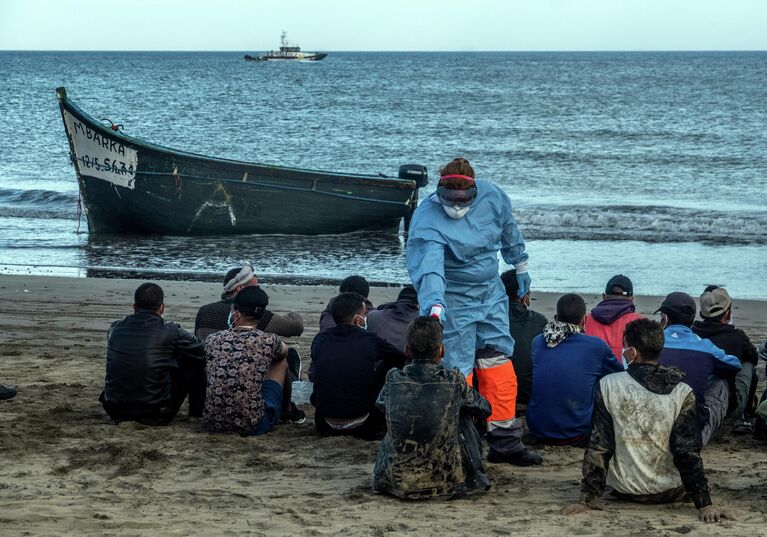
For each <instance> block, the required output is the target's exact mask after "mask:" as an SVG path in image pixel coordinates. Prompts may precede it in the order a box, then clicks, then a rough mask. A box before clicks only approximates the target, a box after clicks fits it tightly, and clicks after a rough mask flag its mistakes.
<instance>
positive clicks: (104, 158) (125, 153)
mask: <svg viewBox="0 0 767 537" xmlns="http://www.w3.org/2000/svg"><path fill="white" fill-rule="evenodd" d="M64 123H65V124H66V126H67V132H68V133H69V135H70V136H71V137H72V144H73V145H74V149H75V159H77V167H78V169H79V170H80V174H81V175H88V176H91V177H95V178H97V179H103V180H104V181H109V182H110V183H113V184H115V185H118V186H122V187H125V188H130V189H133V187H134V184H133V183H134V181H135V178H136V168H138V151H136V150H135V149H131V148H130V147H126V146H125V145H124V144H122V143H120V142H116V141H115V140H112V139H111V138H107V137H106V136H103V135H102V134H100V133H99V132H98V131H95V130H93V129H91V128H90V127H89V126H88V125H86V124H84V123H83V122H82V121H80V120H79V119H77V118H76V117H74V116H73V115H71V114H70V113H69V112H67V111H66V110H64Z"/></svg>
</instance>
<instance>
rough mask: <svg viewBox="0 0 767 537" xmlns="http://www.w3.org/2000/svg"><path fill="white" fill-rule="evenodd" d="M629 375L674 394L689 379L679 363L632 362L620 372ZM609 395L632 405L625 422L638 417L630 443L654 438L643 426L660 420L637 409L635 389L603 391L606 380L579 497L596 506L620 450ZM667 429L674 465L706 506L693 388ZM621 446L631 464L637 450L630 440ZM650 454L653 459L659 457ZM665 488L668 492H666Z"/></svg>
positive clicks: (697, 501)
mask: <svg viewBox="0 0 767 537" xmlns="http://www.w3.org/2000/svg"><path fill="white" fill-rule="evenodd" d="M625 374H628V375H630V376H631V378H633V379H634V380H635V381H636V382H637V383H639V384H640V385H641V386H642V387H643V388H644V389H646V390H648V391H649V392H652V393H655V394H659V395H668V394H670V393H671V392H672V391H673V390H674V388H675V387H676V386H677V384H679V383H680V382H681V381H682V379H684V372H682V371H681V370H680V369H678V368H676V367H667V366H658V365H652V364H632V365H630V366H629V367H628V370H627V372H626V373H618V375H625ZM608 378H610V377H608ZM605 380H607V378H606V379H605ZM608 385H609V384H608ZM685 389H688V388H685ZM688 390H689V389H688ZM608 397H612V398H613V399H615V400H617V401H618V402H619V404H618V405H617V406H619V407H621V406H623V407H626V408H627V411H626V412H624V413H622V414H623V416H622V417H621V418H622V419H623V420H624V422H625V423H624V427H626V426H627V424H628V425H631V423H632V420H635V421H633V425H632V426H630V427H626V428H628V429H629V430H630V431H633V432H632V433H631V434H629V435H628V441H629V442H636V443H639V444H640V445H642V446H646V445H647V443H648V441H649V440H648V437H645V436H643V435H642V432H641V431H642V428H643V427H645V428H646V427H650V428H652V427H653V426H654V423H657V421H658V420H653V419H652V416H651V415H650V416H645V415H643V414H642V413H641V412H638V411H637V409H636V408H635V405H636V404H637V403H636V401H635V400H634V399H635V397H633V396H632V395H631V394H630V390H629V391H627V392H626V393H616V394H609V395H608V394H607V393H603V392H602V387H601V385H600V386H599V387H598V388H597V392H596V403H595V406H594V419H593V421H592V426H591V438H590V440H589V445H588V447H587V449H586V452H585V454H584V456H583V480H582V481H581V499H580V501H581V502H582V503H585V504H588V505H591V506H594V504H595V502H596V501H597V500H598V499H599V498H600V497H601V496H602V494H603V493H604V490H605V484H606V481H607V474H608V469H609V465H610V460H611V459H612V458H613V456H615V455H616V449H617V446H616V433H615V429H614V422H613V416H612V415H611V414H610V412H609V411H608V409H607V406H606V405H605V399H606V398H608ZM621 401H622V402H621ZM623 403H625V404H623ZM659 408H668V409H669V411H672V410H671V409H672V408H673V405H671V406H669V405H667V406H666V407H664V406H663V405H659ZM652 411H657V409H655V408H653V410H652ZM665 434H669V437H668V447H665V446H664V448H665V449H668V450H669V451H670V452H671V456H672V457H673V464H674V466H675V467H676V469H677V470H678V471H679V476H680V477H681V480H682V484H683V486H684V488H685V490H686V491H687V493H688V494H689V495H690V497H691V498H692V500H693V501H694V502H695V507H697V508H698V509H700V508H701V507H704V506H706V505H711V498H710V496H709V489H708V482H707V481H706V476H705V473H704V471H703V460H702V459H701V457H700V450H701V447H702V440H701V435H700V429H699V427H698V418H697V414H696V411H695V397H694V396H693V394H692V393H690V392H688V394H687V396H686V397H685V398H684V402H683V404H682V405H681V408H679V409H678V411H677V414H676V416H675V418H674V420H673V425H672V427H671V430H670V431H669V432H666V431H661V432H659V434H658V436H662V437H664V438H665V436H664V435H665ZM618 441H619V442H623V441H624V439H619V440H618ZM620 447H621V448H622V449H620V450H617V451H618V452H619V453H621V456H622V457H626V458H627V459H626V460H624V461H623V464H627V463H628V464H630V463H631V461H630V457H631V456H632V453H638V451H637V450H632V449H631V445H625V444H624V445H622V446H620ZM658 449H659V450H660V449H661V448H660V447H658ZM650 458H651V459H653V458H654V457H650ZM644 462H649V464H650V465H651V467H652V464H653V462H654V461H653V460H649V461H644ZM648 477H652V476H648ZM648 482H651V480H648ZM664 492H665V493H666V494H663V493H664ZM673 492H674V491H659V493H658V494H654V495H646V496H641V497H633V498H632V499H635V500H638V501H645V502H653V501H655V502H663V501H664V498H665V497H669V498H670V497H673V496H674V494H673Z"/></svg>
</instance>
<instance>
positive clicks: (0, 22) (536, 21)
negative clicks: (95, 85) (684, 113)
mask: <svg viewBox="0 0 767 537" xmlns="http://www.w3.org/2000/svg"><path fill="white" fill-rule="evenodd" d="M282 30H286V31H287V32H288V36H289V38H290V40H291V41H295V42H296V43H297V44H299V45H300V46H301V47H302V48H303V49H304V50H307V51H312V50H326V51H327V50H466V51H472V50H767V0H377V1H376V0H281V1H278V0H274V1H262V0H216V1H202V0H122V1H115V0H0V50H236V51H244V50H247V51H261V50H268V49H272V48H276V47H277V46H279V38H280V32H281V31H282Z"/></svg>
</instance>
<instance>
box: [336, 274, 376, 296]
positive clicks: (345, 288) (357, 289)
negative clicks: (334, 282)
mask: <svg viewBox="0 0 767 537" xmlns="http://www.w3.org/2000/svg"><path fill="white" fill-rule="evenodd" d="M338 290H339V291H340V292H342V293H357V294H358V295H362V297H363V298H367V297H368V295H369V294H370V284H368V281H367V280H366V279H365V278H363V277H362V276H349V277H347V278H344V279H343V280H341V286H340V287H339V288H338Z"/></svg>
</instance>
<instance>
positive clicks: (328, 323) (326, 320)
mask: <svg viewBox="0 0 767 537" xmlns="http://www.w3.org/2000/svg"><path fill="white" fill-rule="evenodd" d="M338 292H339V293H357V294H358V295H360V296H362V298H364V299H365V313H366V314H367V313H370V312H371V311H373V310H374V309H375V308H374V307H373V303H372V302H370V300H368V294H369V293H370V285H369V284H368V281H367V280H366V279H365V278H363V277H362V276H348V277H346V278H344V279H343V280H341V285H340V287H339V288H338ZM334 300H335V297H333V298H331V299H330V300H329V301H328V305H327V306H325V310H324V311H323V312H322V313H321V314H320V331H323V330H327V329H328V328H333V327H334V326H335V325H336V322H335V321H334V320H333V315H332V314H331V312H330V310H331V309H332V307H333V301H334Z"/></svg>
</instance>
